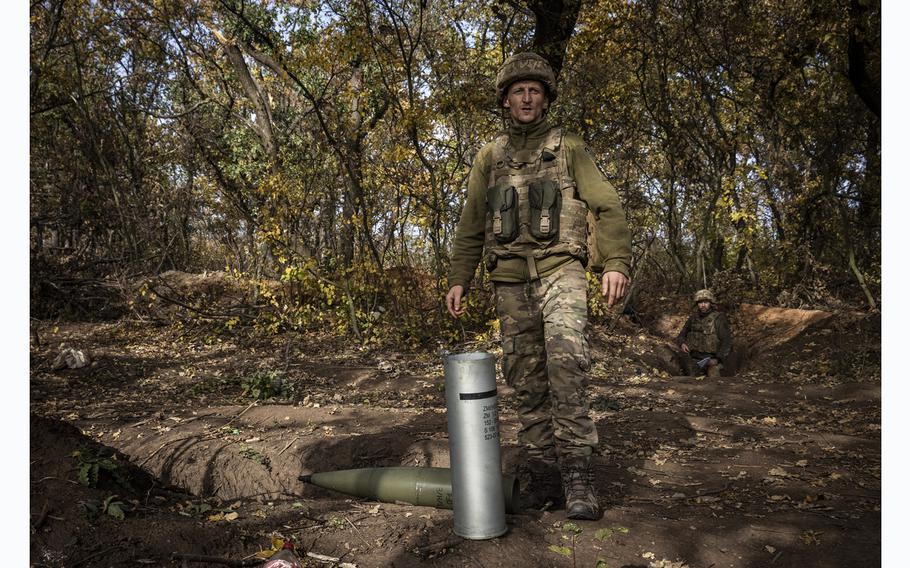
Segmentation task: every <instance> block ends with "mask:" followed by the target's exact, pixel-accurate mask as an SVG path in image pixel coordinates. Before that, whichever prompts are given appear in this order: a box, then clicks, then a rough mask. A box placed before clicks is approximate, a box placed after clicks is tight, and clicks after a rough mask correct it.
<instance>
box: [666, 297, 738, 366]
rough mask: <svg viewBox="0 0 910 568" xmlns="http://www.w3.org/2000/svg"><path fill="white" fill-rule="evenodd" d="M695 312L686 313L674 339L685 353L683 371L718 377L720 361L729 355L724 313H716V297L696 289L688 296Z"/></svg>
mask: <svg viewBox="0 0 910 568" xmlns="http://www.w3.org/2000/svg"><path fill="white" fill-rule="evenodd" d="M692 301H693V302H694V303H695V306H696V310H695V313H693V314H692V315H690V316H689V319H687V320H686V324H685V325H684V326H683V328H682V330H681V331H680V332H679V336H677V338H676V342H677V343H678V344H679V347H680V349H682V351H683V353H685V354H686V355H684V356H683V361H684V365H685V372H686V374H687V375H693V374H695V372H696V369H697V370H698V372H699V373H701V374H707V375H708V378H709V379H711V378H717V377H719V376H720V370H721V369H722V368H723V360H724V359H726V358H727V357H728V356H729V355H730V349H731V347H732V346H733V340H732V338H731V336H730V324H729V323H728V322H727V316H725V315H724V314H723V313H721V312H718V311H717V310H716V309H715V307H714V305H715V304H716V303H717V300H715V299H714V294H712V293H711V290H699V291H698V292H696V293H695V296H694V297H693V298H692Z"/></svg>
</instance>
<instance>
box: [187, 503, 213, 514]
mask: <svg viewBox="0 0 910 568" xmlns="http://www.w3.org/2000/svg"><path fill="white" fill-rule="evenodd" d="M211 510H212V506H211V505H209V504H208V503H206V502H205V501H200V502H198V503H189V504H187V505H186V506H185V507H184V508H183V510H182V511H179V513H180V514H181V515H184V516H186V517H201V516H203V515H205V514H206V513H208V512H209V511H211Z"/></svg>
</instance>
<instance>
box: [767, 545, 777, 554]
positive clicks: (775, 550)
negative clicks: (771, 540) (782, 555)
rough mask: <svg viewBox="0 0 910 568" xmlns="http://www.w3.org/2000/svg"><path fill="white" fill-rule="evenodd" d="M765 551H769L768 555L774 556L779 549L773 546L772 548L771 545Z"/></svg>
mask: <svg viewBox="0 0 910 568" xmlns="http://www.w3.org/2000/svg"><path fill="white" fill-rule="evenodd" d="M765 550H767V551H768V554H774V553H775V552H777V549H776V548H774V547H773V546H771V545H770V544H768V545H765Z"/></svg>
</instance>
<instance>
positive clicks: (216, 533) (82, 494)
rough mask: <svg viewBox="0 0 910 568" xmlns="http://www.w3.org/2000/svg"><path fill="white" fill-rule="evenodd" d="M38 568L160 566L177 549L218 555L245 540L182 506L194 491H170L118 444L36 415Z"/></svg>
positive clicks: (33, 499) (33, 496)
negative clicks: (210, 525)
mask: <svg viewBox="0 0 910 568" xmlns="http://www.w3.org/2000/svg"><path fill="white" fill-rule="evenodd" d="M29 431H30V454H31V472H30V476H31V491H30V507H31V519H30V520H31V533H32V538H31V560H32V563H33V564H32V565H34V566H48V567H66V566H137V565H142V564H149V565H160V564H161V561H162V560H164V559H167V558H169V557H170V556H171V554H172V553H196V554H209V555H212V554H215V555H220V554H222V553H223V552H225V551H230V550H232V549H233V548H234V546H236V544H232V543H239V542H240V540H241V539H240V538H239V537H240V535H239V534H237V532H236V531H235V530H233V528H232V527H228V528H226V529H221V530H211V529H209V528H207V527H205V526H204V525H202V524H201V523H200V522H199V521H197V520H195V519H193V518H191V517H189V516H185V515H181V514H178V513H177V511H184V512H186V511H192V510H193V509H192V504H193V498H192V496H190V495H188V494H185V493H182V492H180V491H174V490H168V489H165V488H163V487H161V486H160V484H159V483H158V482H157V481H156V480H155V479H154V478H153V477H152V476H151V475H149V473H148V472H146V471H144V470H142V469H140V468H138V467H137V466H135V465H134V464H132V463H130V461H129V458H128V457H127V456H125V455H124V454H122V453H121V452H119V451H118V450H116V449H113V448H111V447H108V446H105V445H103V444H99V443H98V442H96V441H94V440H92V439H91V438H89V437H87V436H85V435H83V434H82V432H80V431H79V430H78V429H77V428H76V427H74V426H73V425H71V424H68V423H66V422H62V421H59V420H53V419H50V418H44V417H40V416H34V415H32V416H31V419H30V423H29Z"/></svg>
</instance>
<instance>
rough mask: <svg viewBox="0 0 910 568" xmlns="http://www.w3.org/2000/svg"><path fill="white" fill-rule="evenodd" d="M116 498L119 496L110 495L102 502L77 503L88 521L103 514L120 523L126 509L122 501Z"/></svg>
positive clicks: (92, 500)
mask: <svg viewBox="0 0 910 568" xmlns="http://www.w3.org/2000/svg"><path fill="white" fill-rule="evenodd" d="M118 497H119V495H111V496H110V497H108V498H107V499H105V500H104V501H98V500H96V499H89V500H87V501H79V505H80V506H81V507H82V510H83V511H85V516H86V517H88V518H89V519H90V520H94V519H97V518H98V516H99V515H102V514H104V515H110V516H111V517H114V518H115V519H118V520H121V521H122V520H123V519H124V517H125V516H126V511H127V510H128V508H127V505H126V504H125V503H124V502H123V501H120V500H119V499H118Z"/></svg>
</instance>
